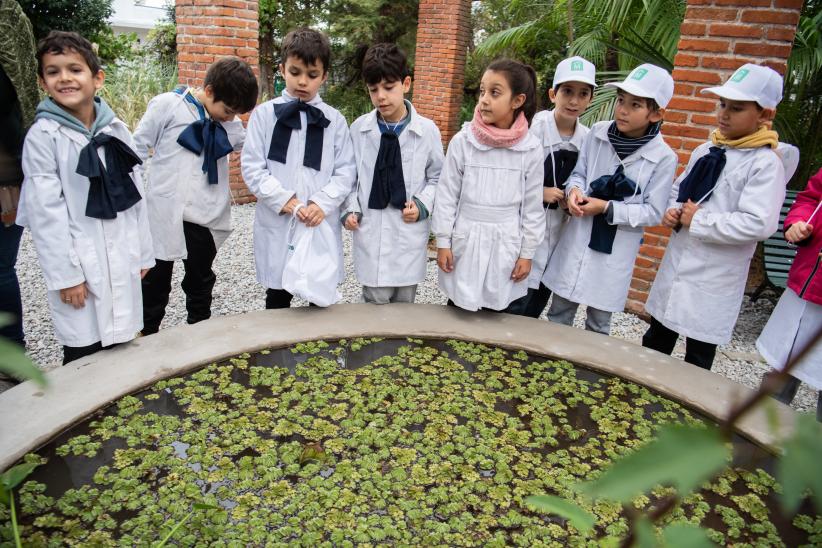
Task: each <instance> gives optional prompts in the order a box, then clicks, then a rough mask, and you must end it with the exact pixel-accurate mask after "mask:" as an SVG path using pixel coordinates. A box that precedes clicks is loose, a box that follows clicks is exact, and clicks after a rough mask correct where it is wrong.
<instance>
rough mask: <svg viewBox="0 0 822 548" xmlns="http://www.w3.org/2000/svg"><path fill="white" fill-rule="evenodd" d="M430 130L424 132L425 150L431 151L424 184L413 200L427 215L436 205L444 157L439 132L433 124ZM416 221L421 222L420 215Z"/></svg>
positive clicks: (426, 165)
mask: <svg viewBox="0 0 822 548" xmlns="http://www.w3.org/2000/svg"><path fill="white" fill-rule="evenodd" d="M431 128H432V130H431V131H429V132H426V137H425V138H426V140H427V141H428V143H427V148H428V150H430V151H431V153H430V154H429V155H428V157H427V158H426V159H425V182H424V183H423V186H422V188H421V189H420V191H419V192H417V193H416V194H415V195H414V196H413V198H414V200H417V201H419V202H421V203H422V205H423V206H425V209H427V210H428V215H431V212H432V211H434V204H435V203H436V195H437V182H438V181H439V179H440V174H441V173H442V163H443V160H444V159H445V155H444V154H443V152H442V136H441V135H440V130H439V128H438V127H437V126H436V125H435V124H433V123H432V124H431ZM417 220H422V215H420V218H418V219H417Z"/></svg>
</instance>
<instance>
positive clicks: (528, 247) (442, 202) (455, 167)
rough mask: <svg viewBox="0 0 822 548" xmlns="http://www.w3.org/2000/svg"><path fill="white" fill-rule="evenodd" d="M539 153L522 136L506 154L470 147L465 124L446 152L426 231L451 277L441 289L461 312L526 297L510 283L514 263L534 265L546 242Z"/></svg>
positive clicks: (521, 285) (442, 278)
mask: <svg viewBox="0 0 822 548" xmlns="http://www.w3.org/2000/svg"><path fill="white" fill-rule="evenodd" d="M542 172H543V159H542V147H541V146H540V142H539V140H537V138H536V137H534V136H533V135H530V134H529V135H526V136H525V138H524V139H522V140H521V141H520V142H519V143H517V144H516V145H514V146H513V147H511V148H494V147H490V146H487V145H484V144H481V143H480V142H479V141H477V139H476V137H474V134H473V133H472V131H471V128H470V122H469V123H466V124H465V125H464V126H463V128H462V130H461V131H460V132H459V133H457V135H455V136H454V138H453V139H452V140H451V143H450V144H449V145H448V153H447V154H446V156H445V164H444V165H443V169H442V174H441V176H440V181H439V183H438V184H437V198H436V204H437V205H436V208H435V210H434V220H433V223H432V228H433V230H434V233H435V234H436V236H437V247H438V248H450V249H451V251H452V253H453V255H454V270H453V271H452V272H450V273H445V272H442V270H440V271H439V283H440V288H441V289H442V290H443V292H444V293H445V294H446V295H448V297H449V298H450V299H451V300H452V301H454V303H455V304H456V305H457V306H459V307H460V308H463V309H465V310H478V309H480V308H490V309H493V310H502V309H503V308H505V307H506V306H508V305H509V304H510V303H511V301H514V300H515V299H518V298H520V297H522V296H523V295H525V294H526V293H527V291H528V280H527V278H526V279H525V280H522V281H521V282H518V283H514V282H513V281H512V280H511V272H512V271H513V270H514V265H515V264H516V262H517V259H518V258H523V259H533V258H534V254H535V253H536V250H537V247H539V244H540V242H541V241H542V239H543V237H544V236H545V211H544V210H543V208H542Z"/></svg>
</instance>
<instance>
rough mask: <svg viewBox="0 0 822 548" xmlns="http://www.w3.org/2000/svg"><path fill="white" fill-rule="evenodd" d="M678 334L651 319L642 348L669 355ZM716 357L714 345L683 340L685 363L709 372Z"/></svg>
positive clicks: (688, 339)
mask: <svg viewBox="0 0 822 548" xmlns="http://www.w3.org/2000/svg"><path fill="white" fill-rule="evenodd" d="M678 338H679V333H677V332H676V331H673V330H671V329H668V328H667V327H665V326H664V325H662V324H661V323H659V322H658V321H657V320H656V318H651V327H649V328H648V331H646V332H645V334H644V335H643V336H642V346H644V347H646V348H653V349H654V350H657V351H659V352H662V353H663V354H669V355H670V354H671V352H673V351H674V346H676V340H677V339H678ZM714 356H716V345H715V344H711V343H706V342H702V341H698V340H696V339H692V338H690V337H688V338H686V339H685V361H686V362H688V363H692V364H694V365H697V366H699V367H701V368H702V369H707V370H709V371H710V369H711V366H712V365H713V363H714Z"/></svg>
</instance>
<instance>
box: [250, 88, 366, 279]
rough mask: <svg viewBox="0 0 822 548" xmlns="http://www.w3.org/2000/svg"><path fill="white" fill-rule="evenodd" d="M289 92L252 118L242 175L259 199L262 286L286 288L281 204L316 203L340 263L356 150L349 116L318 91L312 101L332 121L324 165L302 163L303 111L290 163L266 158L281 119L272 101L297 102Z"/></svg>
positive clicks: (257, 257)
mask: <svg viewBox="0 0 822 548" xmlns="http://www.w3.org/2000/svg"><path fill="white" fill-rule="evenodd" d="M293 100H295V99H294V98H292V97H290V96H289V95H288V93H287V92H283V95H282V96H281V97H278V98H276V99H273V100H271V101H268V102H266V103H263V104H262V105H259V106H258V107H257V108H256V109H254V112H252V113H251V118H250V119H249V121H248V133H247V135H246V141H245V146H244V147H243V152H242V156H241V161H242V171H243V179H244V180H245V184H246V185H247V186H248V188H249V190H251V192H252V193H253V194H254V195H255V196H256V197H257V208H256V210H255V214H254V261H255V264H256V269H257V281H259V282H260V284H262V285H263V286H264V287H266V288H271V289H282V287H283V286H282V278H283V268H284V266H285V260H286V255H287V253H288V241H287V240H288V225H289V221H290V220H291V216H290V215H281V214H280V212H281V211H282V209H283V206H284V205H285V204H286V202H288V200H290V199H291V198H292V197H293V196H295V195H296V197H297V199H298V200H299V201H300V202H302V203H304V204H306V205H307V204H308V202H309V201H311V202H314V203H315V204H317V205H318V206H319V207H320V208H321V209H322V210H323V212H324V213H325V220H324V221H323V222H326V223H330V224H331V227H332V229H333V230H334V234H335V235H336V237H337V243H338V244H339V255H340V262H339V264H340V265H342V264H343V262H342V235H341V228H342V227H341V225H340V220H339V219H340V206H341V205H342V203H343V200H345V198H346V196H348V194H349V193H351V189H352V188H353V186H354V182H355V181H356V176H357V166H356V162H355V160H354V150H353V148H352V146H351V136H350V135H349V132H348V124H347V123H346V121H345V117H343V115H342V114H341V113H340V112H339V111H338V110H336V109H335V108H333V107H331V106H329V105H327V104H326V103H324V102H323V100H322V99H321V98H320V96H319V95H317V96H315V97H314V98H313V99H312V100H311V101H309V104H310V105H313V106H315V107H317V108H319V109H320V110H322V111H323V114H324V115H325V117H326V118H328V120H330V121H331V124H330V125H329V126H328V127H327V128H325V132H324V136H323V152H322V164H321V165H320V170H319V171H317V170H315V169H313V168H310V167H306V166H304V165H303V154H304V151H305V140H306V133H307V128H306V119H305V113H304V112H301V113H300V119H301V127H300V129H299V130H293V131H292V133H291V140H290V141H289V144H288V152H287V155H286V163H285V164H281V163H280V162H275V161H274V160H269V159H268V149H269V145H270V144H271V134H272V132H273V131H274V125H275V124H276V122H277V119H276V117H275V115H274V107H273V106H272V104H273V103H285V102H287V101H293ZM344 276H345V271H344V270H343V268H342V266H341V267H340V268H339V275H338V279H339V280H340V281H342V280H343V278H344Z"/></svg>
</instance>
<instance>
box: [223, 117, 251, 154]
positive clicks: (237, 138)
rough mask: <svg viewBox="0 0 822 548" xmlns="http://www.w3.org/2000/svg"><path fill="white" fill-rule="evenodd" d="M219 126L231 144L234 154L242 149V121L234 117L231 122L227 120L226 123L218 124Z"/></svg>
mask: <svg viewBox="0 0 822 548" xmlns="http://www.w3.org/2000/svg"><path fill="white" fill-rule="evenodd" d="M220 125H222V126H223V129H224V130H225V132H226V135H227V136H228V142H229V143H231V146H232V147H234V152H239V151H241V150H242V149H243V143H245V128H244V127H243V121H242V120H240V118H239V117H238V116H235V117H234V119H233V120H229V121H228V122H220Z"/></svg>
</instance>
